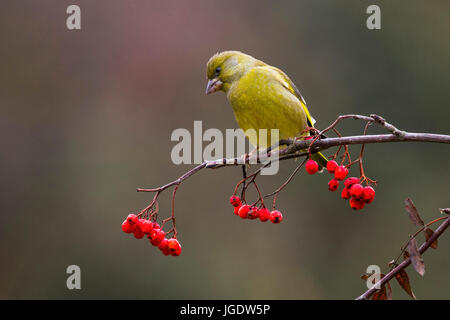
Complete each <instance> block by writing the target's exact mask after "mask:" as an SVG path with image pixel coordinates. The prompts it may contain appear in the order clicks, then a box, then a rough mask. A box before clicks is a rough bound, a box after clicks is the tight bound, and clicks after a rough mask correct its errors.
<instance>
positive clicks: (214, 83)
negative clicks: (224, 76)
mask: <svg viewBox="0 0 450 320" xmlns="http://www.w3.org/2000/svg"><path fill="white" fill-rule="evenodd" d="M220 88H222V81H220V80H219V79H218V78H214V79H210V80H208V85H207V86H206V94H210V93H213V92H216V91H217V90H220Z"/></svg>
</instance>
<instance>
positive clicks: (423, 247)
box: [356, 217, 450, 300]
mask: <svg viewBox="0 0 450 320" xmlns="http://www.w3.org/2000/svg"><path fill="white" fill-rule="evenodd" d="M449 225H450V217H448V218H446V219H445V220H444V221H443V222H442V223H441V225H440V226H439V227H438V228H437V229H436V231H435V232H434V234H433V235H432V236H431V237H430V238H429V239H428V240H427V241H426V242H425V243H424V244H422V245H421V246H420V248H419V253H420V254H423V253H424V252H425V251H426V250H427V249H428V248H429V247H431V245H432V244H433V243H434V242H435V241H436V240H437V239H438V238H439V237H440V236H441V235H442V234H443V233H444V231H445V230H446V229H447V228H448V226H449ZM410 264H411V258H408V259H406V260H404V261H403V262H402V263H400V264H399V265H398V266H397V267H395V268H394V269H392V270H391V271H390V272H389V273H388V274H386V275H385V276H384V277H383V278H382V279H381V280H380V281H379V282H377V283H376V284H375V285H374V286H373V287H372V288H371V289H369V290H367V291H366V292H364V293H363V294H362V295H360V296H359V297H358V298H356V300H367V299H370V297H371V296H372V295H373V294H374V293H375V291H377V289H376V288H381V287H383V285H385V284H386V283H387V282H389V280H391V279H392V278H393V277H395V275H396V274H397V273H399V272H400V271H401V270H404V269H405V268H406V267H408V266H409V265H410Z"/></svg>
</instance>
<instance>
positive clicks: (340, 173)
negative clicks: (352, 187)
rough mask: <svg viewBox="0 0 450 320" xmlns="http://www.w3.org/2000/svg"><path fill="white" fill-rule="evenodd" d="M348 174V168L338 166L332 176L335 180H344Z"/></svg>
mask: <svg viewBox="0 0 450 320" xmlns="http://www.w3.org/2000/svg"><path fill="white" fill-rule="evenodd" d="M347 175H348V169H347V168H346V167H344V166H339V167H337V168H336V170H335V171H334V178H335V179H337V180H344V179H345V177H346V176H347Z"/></svg>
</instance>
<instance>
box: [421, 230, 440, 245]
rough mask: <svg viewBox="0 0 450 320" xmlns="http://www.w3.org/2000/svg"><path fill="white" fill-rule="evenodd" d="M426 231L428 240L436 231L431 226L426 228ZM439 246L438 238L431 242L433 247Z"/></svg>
mask: <svg viewBox="0 0 450 320" xmlns="http://www.w3.org/2000/svg"><path fill="white" fill-rule="evenodd" d="M424 231H425V240H426V241H428V239H430V238H431V237H432V236H433V234H434V231H433V230H431V229H430V228H425V230H424ZM437 246H438V240H437V239H436V240H434V241H433V242H432V243H431V247H432V248H433V249H436V248H437Z"/></svg>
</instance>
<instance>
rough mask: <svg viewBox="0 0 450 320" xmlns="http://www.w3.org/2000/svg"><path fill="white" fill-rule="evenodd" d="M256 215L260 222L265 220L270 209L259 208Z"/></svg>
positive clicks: (267, 218)
mask: <svg viewBox="0 0 450 320" xmlns="http://www.w3.org/2000/svg"><path fill="white" fill-rule="evenodd" d="M258 217H259V220H261V221H262V222H264V221H267V220H269V219H270V211H269V209H267V208H261V209H259V210H258Z"/></svg>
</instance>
